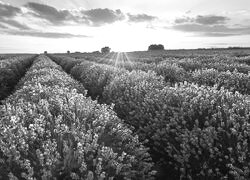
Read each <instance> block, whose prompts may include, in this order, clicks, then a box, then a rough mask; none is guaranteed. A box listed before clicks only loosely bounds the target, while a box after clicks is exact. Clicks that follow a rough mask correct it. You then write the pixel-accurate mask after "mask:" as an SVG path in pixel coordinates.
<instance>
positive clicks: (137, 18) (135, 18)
mask: <svg viewBox="0 0 250 180" xmlns="http://www.w3.org/2000/svg"><path fill="white" fill-rule="evenodd" d="M128 18H129V21H130V22H147V21H153V20H155V19H157V17H155V16H150V15H147V14H136V15H132V14H129V13H128Z"/></svg>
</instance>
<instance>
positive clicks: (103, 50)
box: [101, 46, 111, 54]
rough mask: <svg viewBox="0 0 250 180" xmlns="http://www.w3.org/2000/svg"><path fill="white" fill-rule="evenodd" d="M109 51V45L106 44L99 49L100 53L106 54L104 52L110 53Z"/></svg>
mask: <svg viewBox="0 0 250 180" xmlns="http://www.w3.org/2000/svg"><path fill="white" fill-rule="evenodd" d="M110 51H111V48H110V47H108V46H106V47H103V48H102V49H101V52H102V53H104V54H106V53H110Z"/></svg>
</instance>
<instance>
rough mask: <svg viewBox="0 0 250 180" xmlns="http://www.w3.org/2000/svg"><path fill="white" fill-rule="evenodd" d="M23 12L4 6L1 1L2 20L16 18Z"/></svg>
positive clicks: (0, 14)
mask: <svg viewBox="0 0 250 180" xmlns="http://www.w3.org/2000/svg"><path fill="white" fill-rule="evenodd" d="M21 12H22V11H21V9H20V8H17V7H14V6H11V5H9V4H4V3H2V2H1V1H0V19H3V18H9V17H14V16H16V15H18V14H19V13H21Z"/></svg>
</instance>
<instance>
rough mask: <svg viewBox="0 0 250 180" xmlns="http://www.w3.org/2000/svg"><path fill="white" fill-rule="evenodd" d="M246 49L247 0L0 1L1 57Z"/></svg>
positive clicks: (249, 32)
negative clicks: (155, 47) (103, 50)
mask: <svg viewBox="0 0 250 180" xmlns="http://www.w3.org/2000/svg"><path fill="white" fill-rule="evenodd" d="M150 44H162V45H164V47H165V49H193V48H211V47H213V48H216V47H217V48H221V47H229V46H242V47H246V46H249V47H250V0H0V53H41V52H43V51H48V52H66V51H68V50H69V51H71V52H75V51H80V52H92V51H98V50H99V51H100V49H101V48H102V47H104V46H109V47H110V48H111V50H113V51H116V52H117V51H124V52H128V51H143V50H147V48H148V46H149V45H150Z"/></svg>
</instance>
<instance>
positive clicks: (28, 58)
mask: <svg viewBox="0 0 250 180" xmlns="http://www.w3.org/2000/svg"><path fill="white" fill-rule="evenodd" d="M33 60H34V56H32V55H23V56H15V57H11V58H8V59H4V60H1V63H0V100H3V99H4V98H6V97H7V96H8V95H9V93H10V92H11V91H12V90H13V88H14V86H15V85H16V84H17V83H18V81H19V80H20V79H21V77H22V76H23V75H24V74H25V72H26V70H27V69H28V68H29V67H30V66H31V64H32V62H33Z"/></svg>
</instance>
